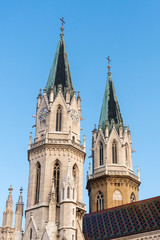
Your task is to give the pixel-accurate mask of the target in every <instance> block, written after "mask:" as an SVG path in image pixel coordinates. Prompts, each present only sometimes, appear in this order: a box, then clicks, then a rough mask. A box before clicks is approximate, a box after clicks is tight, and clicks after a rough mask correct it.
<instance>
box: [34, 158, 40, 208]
mask: <svg viewBox="0 0 160 240" xmlns="http://www.w3.org/2000/svg"><path fill="white" fill-rule="evenodd" d="M40 179H41V165H40V163H39V162H37V165H36V195H35V204H37V203H39V193H40Z"/></svg>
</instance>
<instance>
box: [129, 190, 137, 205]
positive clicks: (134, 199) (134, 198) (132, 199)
mask: <svg viewBox="0 0 160 240" xmlns="http://www.w3.org/2000/svg"><path fill="white" fill-rule="evenodd" d="M130 200H131V203H132V202H135V201H136V196H135V194H134V193H133V192H132V193H131V196H130Z"/></svg>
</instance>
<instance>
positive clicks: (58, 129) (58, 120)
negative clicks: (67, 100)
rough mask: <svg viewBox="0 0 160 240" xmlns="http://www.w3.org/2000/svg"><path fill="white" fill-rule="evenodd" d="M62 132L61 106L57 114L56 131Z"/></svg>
mask: <svg viewBox="0 0 160 240" xmlns="http://www.w3.org/2000/svg"><path fill="white" fill-rule="evenodd" d="M61 130H62V107H61V105H59V106H58V108H57V113H56V131H57V132H61Z"/></svg>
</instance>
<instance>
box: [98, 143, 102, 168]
mask: <svg viewBox="0 0 160 240" xmlns="http://www.w3.org/2000/svg"><path fill="white" fill-rule="evenodd" d="M99 160H100V166H101V165H103V144H102V142H100V143H99Z"/></svg>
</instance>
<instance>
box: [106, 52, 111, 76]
mask: <svg viewBox="0 0 160 240" xmlns="http://www.w3.org/2000/svg"><path fill="white" fill-rule="evenodd" d="M107 60H108V66H107V68H108V75H111V71H110V69H111V66H110V62H111V59H110V57H109V56H108V57H107Z"/></svg>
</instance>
